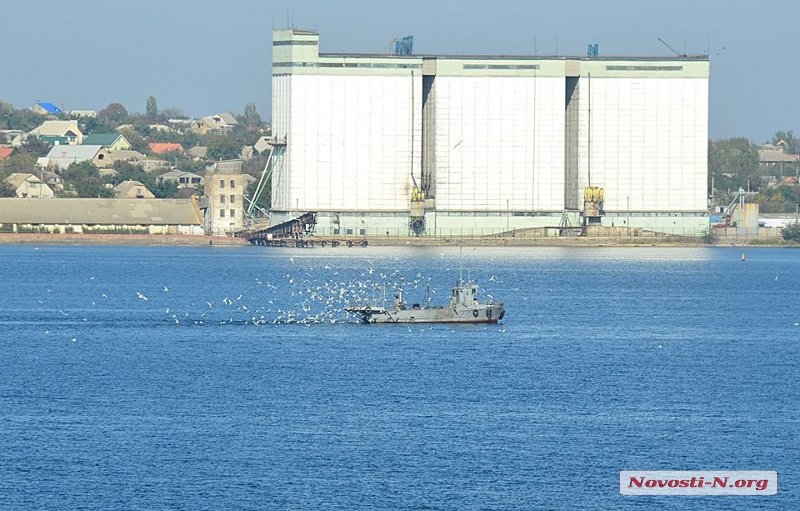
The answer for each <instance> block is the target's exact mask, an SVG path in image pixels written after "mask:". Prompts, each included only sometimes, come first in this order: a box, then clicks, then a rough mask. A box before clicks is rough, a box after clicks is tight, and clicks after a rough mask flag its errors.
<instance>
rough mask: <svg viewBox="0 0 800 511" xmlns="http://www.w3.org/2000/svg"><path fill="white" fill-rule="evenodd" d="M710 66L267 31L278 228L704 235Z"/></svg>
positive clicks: (695, 59)
mask: <svg viewBox="0 0 800 511" xmlns="http://www.w3.org/2000/svg"><path fill="white" fill-rule="evenodd" d="M708 78H709V62H708V58H707V57H706V56H685V57H684V56H681V57H670V58H649V57H626V58H621V57H620V58H611V57H597V56H594V57H542V56H463V55H460V56H416V55H394V54H386V55H375V54H370V55H365V54H321V53H320V52H319V35H318V34H317V33H316V32H312V31H306V30H297V29H288V30H276V31H274V32H273V78H272V114H273V119H272V129H273V136H274V137H275V139H277V140H278V141H279V142H280V143H281V144H282V145H281V146H280V147H279V149H280V150H279V151H276V155H278V156H277V158H276V160H275V166H274V171H273V174H272V209H273V215H274V220H284V219H288V218H291V217H294V216H298V215H300V214H302V213H305V212H308V211H314V212H317V218H318V222H319V223H318V226H317V230H318V231H319V232H321V233H323V234H342V235H346V234H353V235H358V234H366V235H385V234H386V233H387V232H388V233H390V234H399V235H405V234H409V233H411V232H414V233H416V234H424V235H428V236H436V235H441V236H451V235H486V234H493V233H501V232H506V231H508V230H514V229H523V228H533V227H554V226H558V225H559V224H560V223H563V222H564V219H565V218H572V220H571V222H573V223H574V222H580V221H582V220H581V219H580V218H579V217H580V215H579V212H580V211H581V209H582V208H583V198H584V189H585V188H586V187H587V186H595V187H601V188H603V190H604V203H603V209H604V211H603V215H602V217H598V218H595V219H593V221H594V222H596V223H598V224H601V225H607V226H619V227H623V226H628V227H641V228H645V229H653V230H657V231H660V232H674V233H676V234H686V233H692V232H695V231H697V233H699V232H700V231H702V230H703V229H705V228H707V226H708V218H707V202H706V197H707V173H708V171H707V144H708Z"/></svg>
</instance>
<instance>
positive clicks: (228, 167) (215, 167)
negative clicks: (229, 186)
mask: <svg viewBox="0 0 800 511" xmlns="http://www.w3.org/2000/svg"><path fill="white" fill-rule="evenodd" d="M243 163H244V162H243V161H242V160H220V161H215V162H214V163H210V164H208V165H206V173H209V172H223V173H226V174H236V173H239V172H241V171H242V164H243Z"/></svg>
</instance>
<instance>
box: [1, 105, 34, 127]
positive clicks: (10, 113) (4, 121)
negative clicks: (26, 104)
mask: <svg viewBox="0 0 800 511" xmlns="http://www.w3.org/2000/svg"><path fill="white" fill-rule="evenodd" d="M44 120H45V116H44V115H40V114H37V113H34V112H32V111H30V110H28V109H27V108H26V109H24V110H17V109H16V108H14V105H12V104H11V103H6V102H5V101H0V129H14V130H22V131H30V130H32V129H33V128H35V127H36V126H38V125H40V124H41V123H42V121H44Z"/></svg>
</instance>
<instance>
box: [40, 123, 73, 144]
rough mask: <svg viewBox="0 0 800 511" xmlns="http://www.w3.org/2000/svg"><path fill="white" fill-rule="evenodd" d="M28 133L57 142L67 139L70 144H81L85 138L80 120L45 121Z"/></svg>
mask: <svg viewBox="0 0 800 511" xmlns="http://www.w3.org/2000/svg"><path fill="white" fill-rule="evenodd" d="M28 135H29V136H34V137H38V138H40V139H42V140H49V141H56V142H60V141H61V140H66V142H67V144H69V145H76V144H80V143H81V141H82V140H83V133H81V130H80V128H79V127H78V121H44V122H43V123H42V124H40V125H39V126H38V127H36V128H34V129H32V130H31V131H29V132H28Z"/></svg>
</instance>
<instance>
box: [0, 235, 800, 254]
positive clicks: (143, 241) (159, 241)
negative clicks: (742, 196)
mask: <svg viewBox="0 0 800 511" xmlns="http://www.w3.org/2000/svg"><path fill="white" fill-rule="evenodd" d="M343 239H344V238H343ZM366 239H367V241H368V243H369V246H377V247H444V246H454V247H457V246H463V247H598V248H599V247H714V246H716V247H797V246H798V245H797V244H794V243H789V242H786V241H784V240H783V239H781V238H773V237H770V238H764V237H753V238H730V239H726V238H722V239H719V240H717V241H716V242H715V243H714V244H706V243H704V242H703V240H702V239H685V238H684V239H682V238H676V237H674V236H673V237H652V238H650V237H648V238H640V237H627V236H626V237H593V236H563V237H536V238H534V237H530V238H526V237H484V238H425V237H422V238H418V237H405V238H398V237H391V238H381V237H371V238H366ZM360 240H361V238H358V239H357V240H356V241H360ZM37 244H38V245H131V246H250V244H249V243H248V242H247V241H246V240H244V239H242V238H233V237H226V236H192V235H179V234H49V233H0V245H37ZM289 245H290V246H291V243H290V244H289ZM369 246H367V247H366V248H367V249H368V248H369ZM259 248H262V249H270V248H272V247H259ZM292 248H294V247H292ZM345 248H347V247H345ZM354 248H356V247H354ZM357 248H361V247H357ZM274 249H275V250H281V248H277V247H276V248H274Z"/></svg>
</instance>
